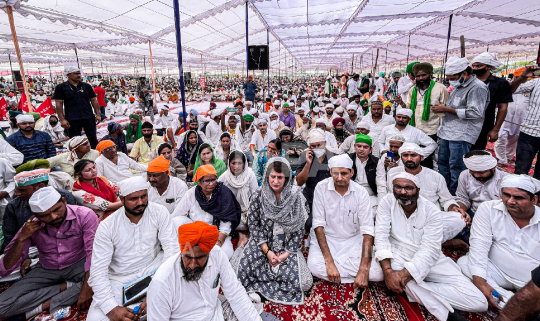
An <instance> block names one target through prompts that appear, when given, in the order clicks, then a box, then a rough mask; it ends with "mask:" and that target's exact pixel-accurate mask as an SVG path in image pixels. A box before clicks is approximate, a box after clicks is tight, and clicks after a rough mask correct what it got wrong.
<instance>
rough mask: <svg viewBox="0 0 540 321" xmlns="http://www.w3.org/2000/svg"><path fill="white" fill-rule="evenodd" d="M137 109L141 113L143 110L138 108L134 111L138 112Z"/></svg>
mask: <svg viewBox="0 0 540 321" xmlns="http://www.w3.org/2000/svg"><path fill="white" fill-rule="evenodd" d="M138 111H140V112H141V113H142V112H143V110H142V109H140V108H137V109H135V112H138Z"/></svg>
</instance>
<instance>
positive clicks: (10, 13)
mask: <svg viewBox="0 0 540 321" xmlns="http://www.w3.org/2000/svg"><path fill="white" fill-rule="evenodd" d="M6 12H7V14H8V19H9V26H10V27H11V38H12V39H13V45H14V46H15V52H16V53H17V59H18V60H19V67H20V68H21V76H22V80H23V87H24V95H25V96H26V104H27V105H28V111H30V112H32V103H31V101H30V93H29V92H28V84H27V83H26V75H25V74H24V66H23V62H22V57H21V50H20V48H19V40H18V38H17V31H16V30H15V21H14V20H13V7H12V6H7V7H6Z"/></svg>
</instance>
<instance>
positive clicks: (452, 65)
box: [445, 56, 469, 75]
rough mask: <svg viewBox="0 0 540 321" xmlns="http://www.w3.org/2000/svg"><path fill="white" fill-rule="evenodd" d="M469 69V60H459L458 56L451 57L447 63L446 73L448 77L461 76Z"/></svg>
mask: <svg viewBox="0 0 540 321" xmlns="http://www.w3.org/2000/svg"><path fill="white" fill-rule="evenodd" d="M467 67H469V60H468V59H467V58H459V57H456V56H454V57H450V59H448V61H446V68H445V73H446V74H447V75H455V74H459V73H460V72H462V71H463V70H465V69H467Z"/></svg>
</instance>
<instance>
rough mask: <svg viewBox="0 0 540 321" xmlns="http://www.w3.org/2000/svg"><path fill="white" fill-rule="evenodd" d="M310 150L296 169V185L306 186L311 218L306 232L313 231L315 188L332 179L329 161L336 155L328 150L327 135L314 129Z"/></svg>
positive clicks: (303, 155)
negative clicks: (329, 178) (312, 209)
mask: <svg viewBox="0 0 540 321" xmlns="http://www.w3.org/2000/svg"><path fill="white" fill-rule="evenodd" d="M308 141H309V148H308V149H307V150H306V151H304V152H302V154H300V158H299V160H298V167H297V169H296V183H297V184H298V186H302V185H304V184H306V185H305V187H304V190H303V191H302V193H303V194H304V197H305V198H306V200H307V202H308V204H309V217H308V219H307V221H306V230H307V231H309V230H310V229H311V224H312V220H313V214H312V212H311V208H312V205H313V193H314V192H315V186H317V183H319V182H320V181H322V180H324V179H326V178H328V177H330V168H329V167H328V160H329V159H330V158H332V157H333V156H334V155H335V154H334V153H333V152H331V151H329V150H328V149H326V135H325V132H324V131H323V130H322V129H319V128H315V129H312V130H311V132H310V133H309V136H308Z"/></svg>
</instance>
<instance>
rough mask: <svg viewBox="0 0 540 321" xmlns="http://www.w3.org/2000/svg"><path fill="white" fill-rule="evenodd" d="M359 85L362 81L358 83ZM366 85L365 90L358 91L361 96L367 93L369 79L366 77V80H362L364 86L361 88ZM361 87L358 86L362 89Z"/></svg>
mask: <svg viewBox="0 0 540 321" xmlns="http://www.w3.org/2000/svg"><path fill="white" fill-rule="evenodd" d="M360 83H362V81H360ZM366 84H367V87H366V89H360V93H361V94H362V95H363V94H365V93H367V92H368V91H369V78H368V77H366V78H365V79H364V84H363V86H365V85H366ZM363 86H360V87H363ZM360 99H362V97H360Z"/></svg>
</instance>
